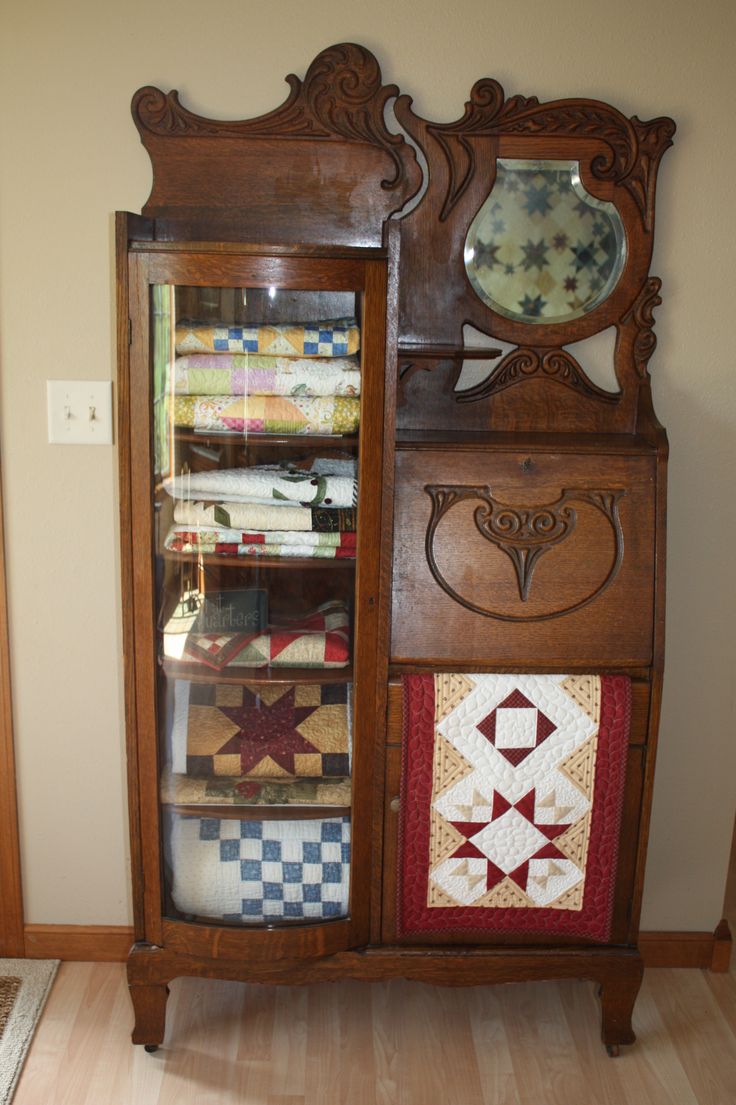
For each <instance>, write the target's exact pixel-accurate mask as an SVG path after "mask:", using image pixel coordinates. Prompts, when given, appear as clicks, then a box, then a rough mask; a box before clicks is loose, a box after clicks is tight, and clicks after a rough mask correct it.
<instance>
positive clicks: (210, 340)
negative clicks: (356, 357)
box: [176, 318, 360, 357]
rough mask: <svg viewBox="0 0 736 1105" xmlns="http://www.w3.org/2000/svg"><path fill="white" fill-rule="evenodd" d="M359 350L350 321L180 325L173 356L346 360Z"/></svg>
mask: <svg viewBox="0 0 736 1105" xmlns="http://www.w3.org/2000/svg"><path fill="white" fill-rule="evenodd" d="M359 348H360V330H359V329H358V324H357V322H356V321H355V319H354V318H339V319H328V320H325V321H321V322H301V323H299V322H296V323H284V324H281V325H272V324H269V323H262V324H261V325H260V326H223V325H218V326H207V325H202V324H198V323H180V324H179V325H178V326H177V328H176V352H177V353H265V354H268V355H269V356H271V357H347V356H349V355H351V354H353V353H357V352H358V350H359Z"/></svg>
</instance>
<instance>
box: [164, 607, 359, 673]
mask: <svg viewBox="0 0 736 1105" xmlns="http://www.w3.org/2000/svg"><path fill="white" fill-rule="evenodd" d="M195 617H196V615H192V624H193V623H194V619H195ZM172 623H173V624H172ZM182 638H183V642H182ZM164 656H165V657H167V658H168V659H171V660H181V661H183V662H184V663H190V664H204V665H205V666H206V667H208V668H213V669H215V670H216V671H222V670H223V669H225V668H266V667H272V668H346V667H347V666H348V664H349V663H350V618H349V615H348V610H347V607H346V606H345V604H344V603H343V602H340V601H339V600H337V599H334V600H332V601H330V602H324V603H322V604H321V606H318V607H317V608H316V609H315V610H312V611H311V613H309V614H306V615H302V616H300V617H297V618H293V619H281V620H280V621H279V622H278V623H276V622H274V623H271V624H270V625H269V626H268V627H267V628H266V629H264V630H260V631H257V632H252V633H240V632H237V633H233V632H220V633H196V632H191V631H189V632H187V625H186V623H185V624H184V625H183V626H182V624H181V619H180V618H179V617H178V615H177V614H176V613H175V614H174V615H173V616H172V619H171V620H170V621H169V623H168V624H167V626H166V627H165V628H164Z"/></svg>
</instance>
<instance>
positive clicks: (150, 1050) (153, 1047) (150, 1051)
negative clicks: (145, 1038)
mask: <svg viewBox="0 0 736 1105" xmlns="http://www.w3.org/2000/svg"><path fill="white" fill-rule="evenodd" d="M143 1050H144V1051H147V1052H148V1054H149V1055H152V1054H153V1053H154V1051H158V1044H144V1045H143Z"/></svg>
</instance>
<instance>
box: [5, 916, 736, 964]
mask: <svg viewBox="0 0 736 1105" xmlns="http://www.w3.org/2000/svg"><path fill="white" fill-rule="evenodd" d="M132 944H133V929H132V928H130V927H128V926H127V925H26V926H25V954H26V957H27V958H28V959H70V960H86V961H88V962H93V963H123V962H125V960H126V959H127V958H128V952H129V951H130V948H131V946H132ZM639 950H640V951H641V954H642V958H643V960H644V966H645V967H701V968H708V969H709V970H711V971H717V972H725V971H728V968H729V963H730V959H731V932H730V930H729V927H728V922H726V921H721V923H720V924H719V925H718V927H717V928H716V930H715V932H642V933H640V934H639Z"/></svg>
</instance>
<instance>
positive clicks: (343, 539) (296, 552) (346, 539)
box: [164, 525, 357, 560]
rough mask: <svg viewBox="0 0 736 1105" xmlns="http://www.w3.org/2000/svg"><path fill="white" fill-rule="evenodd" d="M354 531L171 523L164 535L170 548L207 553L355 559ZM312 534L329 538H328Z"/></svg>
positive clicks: (165, 544) (171, 550) (172, 550)
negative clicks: (248, 530) (250, 529)
mask: <svg viewBox="0 0 736 1105" xmlns="http://www.w3.org/2000/svg"><path fill="white" fill-rule="evenodd" d="M356 537H357V535H356V534H355V533H314V532H310V531H309V530H306V531H304V530H287V531H278V530H276V531H272V532H262V533H243V532H241V531H240V530H231V529H214V528H210V529H208V528H207V527H205V526H196V527H194V529H188V528H187V527H186V526H176V525H174V526H172V527H171V529H170V530H169V532H168V533H167V535H166V537H165V538H164V548H165V549H168V550H169V551H170V552H181V553H202V554H203V555H204V556H208V555H209V556H301V557H317V558H319V557H321V558H323V559H327V560H330V559H331V560H335V559H337V560H354V559H355V550H356ZM313 538H318V539H322V538H330V540H329V541H325V540H316V541H315V540H313Z"/></svg>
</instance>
